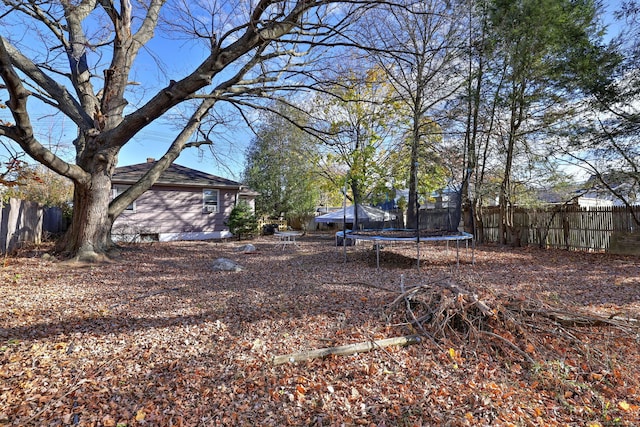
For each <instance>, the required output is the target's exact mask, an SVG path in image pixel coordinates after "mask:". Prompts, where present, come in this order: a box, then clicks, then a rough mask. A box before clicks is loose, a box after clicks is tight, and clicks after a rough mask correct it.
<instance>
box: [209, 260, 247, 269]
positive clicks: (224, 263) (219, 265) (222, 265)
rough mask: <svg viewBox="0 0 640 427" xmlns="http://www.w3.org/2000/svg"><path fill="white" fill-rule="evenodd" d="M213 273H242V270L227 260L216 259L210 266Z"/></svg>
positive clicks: (235, 263) (239, 266)
mask: <svg viewBox="0 0 640 427" xmlns="http://www.w3.org/2000/svg"><path fill="white" fill-rule="evenodd" d="M211 268H212V269H213V271H242V270H244V268H243V267H242V266H241V265H240V264H238V263H237V262H235V261H232V260H230V259H227V258H218V259H217V260H215V261H213V264H211Z"/></svg>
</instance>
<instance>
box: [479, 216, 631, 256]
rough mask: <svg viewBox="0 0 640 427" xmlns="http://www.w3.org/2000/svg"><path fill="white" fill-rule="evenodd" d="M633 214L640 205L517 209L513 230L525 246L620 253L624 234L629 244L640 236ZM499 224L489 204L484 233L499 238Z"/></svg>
mask: <svg viewBox="0 0 640 427" xmlns="http://www.w3.org/2000/svg"><path fill="white" fill-rule="evenodd" d="M633 214H635V215H636V216H637V217H640V206H635V207H633V208H631V209H629V208H627V207H622V206H614V207H597V208H593V207H590V208H581V207H578V206H565V207H558V208H551V209H516V210H515V211H514V214H513V230H512V233H513V234H515V240H516V241H517V243H519V244H521V245H523V246H524V245H536V246H540V247H546V248H561V249H567V250H578V251H598V252H616V253H619V252H620V251H621V249H620V248H618V247H617V242H618V241H619V240H620V238H621V237H624V239H626V241H627V243H628V244H633V241H634V240H635V238H629V236H635V235H638V236H639V237H640V234H638V233H639V232H640V230H639V228H640V227H638V225H637V224H636V223H635V221H634V220H633ZM499 226H500V213H499V211H498V209H497V208H493V207H492V208H485V210H484V211H483V213H482V230H481V233H480V234H481V235H482V236H483V240H484V241H485V242H499V241H500V236H499ZM622 251H624V248H622ZM632 252H633V251H632Z"/></svg>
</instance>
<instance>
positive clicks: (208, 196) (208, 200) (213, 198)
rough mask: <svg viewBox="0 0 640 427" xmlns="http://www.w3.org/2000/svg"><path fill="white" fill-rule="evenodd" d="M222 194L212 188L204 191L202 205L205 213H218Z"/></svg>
mask: <svg viewBox="0 0 640 427" xmlns="http://www.w3.org/2000/svg"><path fill="white" fill-rule="evenodd" d="M219 195H220V192H219V191H218V190H214V189H212V188H205V189H204V190H202V203H203V210H204V212H207V213H210V212H218V199H219Z"/></svg>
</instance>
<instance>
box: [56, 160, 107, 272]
mask: <svg viewBox="0 0 640 427" xmlns="http://www.w3.org/2000/svg"><path fill="white" fill-rule="evenodd" d="M114 163H115V162H114ZM112 174H113V167H107V168H100V169H99V171H97V172H93V173H92V174H91V178H90V181H89V182H87V183H78V182H76V183H75V187H74V195H73V217H72V220H71V226H70V227H69V229H68V230H67V233H66V234H65V236H64V238H63V239H62V240H61V241H60V243H59V245H58V248H57V249H58V250H59V251H60V252H62V253H64V254H66V255H68V256H73V257H74V258H75V259H77V260H79V261H91V262H93V261H100V260H102V259H104V258H106V257H107V256H108V254H109V251H110V250H112V249H113V248H114V247H115V245H114V244H113V241H112V240H111V226H112V225H113V221H114V219H115V218H111V217H110V216H109V210H108V206H109V203H110V201H111V176H112Z"/></svg>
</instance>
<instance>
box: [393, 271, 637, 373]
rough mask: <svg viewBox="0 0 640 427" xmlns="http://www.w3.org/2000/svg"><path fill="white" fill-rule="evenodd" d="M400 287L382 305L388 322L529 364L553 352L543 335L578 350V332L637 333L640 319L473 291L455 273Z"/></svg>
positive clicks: (581, 342)
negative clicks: (552, 337)
mask: <svg viewBox="0 0 640 427" xmlns="http://www.w3.org/2000/svg"><path fill="white" fill-rule="evenodd" d="M400 288H401V289H400V295H398V296H397V297H396V298H395V299H394V300H393V301H392V302H390V303H389V304H387V306H386V307H385V309H384V314H385V317H386V321H387V323H390V324H396V325H397V324H402V325H406V326H408V327H409V330H410V332H411V333H415V332H417V333H419V334H421V335H423V336H426V337H429V338H430V339H431V340H432V341H433V342H434V343H435V344H436V345H438V346H440V344H441V343H445V342H446V343H448V344H453V345H463V346H465V347H466V348H470V347H469V345H471V349H472V351H473V349H474V347H473V346H475V348H476V349H477V348H478V347H480V346H484V347H485V350H487V349H488V350H490V351H500V352H501V353H503V354H505V355H506V356H507V357H510V358H514V357H515V358H518V359H523V360H525V361H526V362H529V363H531V364H533V363H534V358H533V357H534V356H543V354H542V353H549V351H552V350H553V351H555V349H551V348H546V346H545V336H547V337H548V336H554V337H561V338H563V339H565V340H566V343H567V346H568V347H571V348H574V349H578V350H579V348H580V347H582V346H584V340H583V339H582V338H580V337H579V335H580V334H581V333H585V331H587V330H588V332H592V333H593V330H592V329H593V328H601V329H602V328H607V329H608V330H610V331H615V333H620V334H634V335H637V334H638V333H639V328H638V320H637V319H634V318H630V317H625V316H623V315H621V314H615V315H611V316H604V315H601V314H598V313H594V312H589V311H587V310H577V309H575V308H574V309H571V310H569V309H567V308H563V307H554V306H551V305H549V304H548V303H545V302H543V301H541V300H533V299H526V298H522V297H518V296H514V295H499V294H495V293H492V292H490V291H489V290H487V289H483V290H476V291H472V290H469V289H466V288H463V287H462V286H460V285H459V284H457V283H455V282H454V280H453V279H452V278H451V277H445V278H442V279H440V280H435V281H432V282H430V283H427V284H424V285H415V286H408V287H405V285H404V281H403V279H401V284H400ZM480 293H482V294H483V297H482V298H480V297H479V296H478V295H479V294H480ZM585 351H588V349H585ZM547 356H549V355H547ZM543 357H544V356H543ZM545 358H546V357H545Z"/></svg>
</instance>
